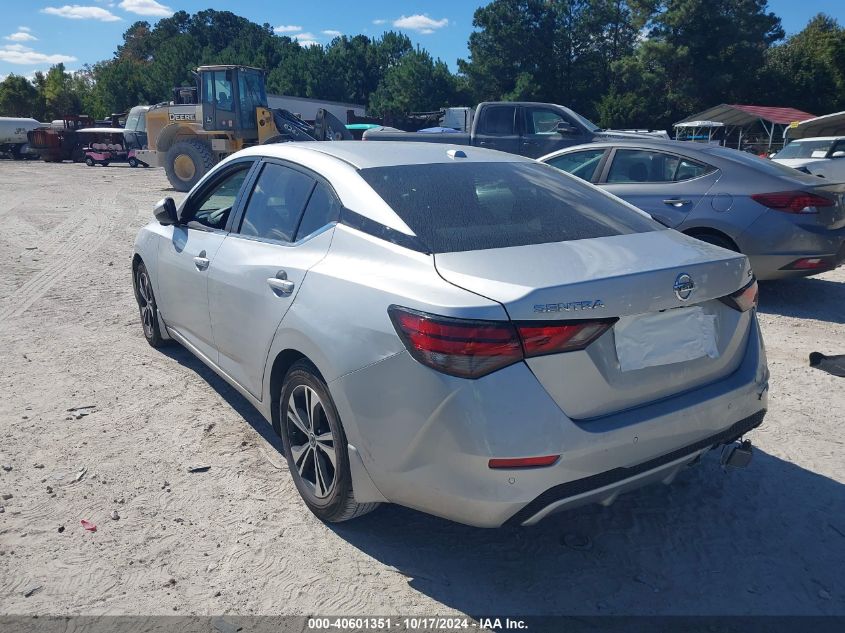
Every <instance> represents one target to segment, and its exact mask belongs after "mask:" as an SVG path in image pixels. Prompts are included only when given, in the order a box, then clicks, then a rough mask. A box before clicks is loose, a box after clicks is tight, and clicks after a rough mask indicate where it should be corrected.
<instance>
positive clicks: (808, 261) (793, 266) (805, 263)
mask: <svg viewBox="0 0 845 633" xmlns="http://www.w3.org/2000/svg"><path fill="white" fill-rule="evenodd" d="M834 267H836V260H835V259H834V258H831V257H802V258H801V259H796V260H795V261H794V262H791V263H789V264H787V265H786V266H784V267H783V268H781V270H826V269H828V268H834Z"/></svg>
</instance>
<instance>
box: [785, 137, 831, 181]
mask: <svg viewBox="0 0 845 633" xmlns="http://www.w3.org/2000/svg"><path fill="white" fill-rule="evenodd" d="M772 160H773V161H775V162H776V163H780V164H781V165H786V166H787V167H793V168H795V169H797V170H799V171H803V172H805V173H807V174H813V175H814V176H820V177H822V178H828V179H830V180H834V181H836V182H845V136H819V137H816V138H802V139H799V140H795V141H792V142H791V143H790V144H789V145H787V146H786V147H784V148H783V149H782V150H780V151H779V152H778V153H777V154H775V155H774V156H773V157H772Z"/></svg>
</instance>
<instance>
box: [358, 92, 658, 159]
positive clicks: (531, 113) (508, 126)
mask: <svg viewBox="0 0 845 633" xmlns="http://www.w3.org/2000/svg"><path fill="white" fill-rule="evenodd" d="M471 125H472V127H471V129H470V131H469V132H468V133H467V132H456V131H455V130H450V131H449V132H445V133H439V134H438V133H431V132H416V133H411V132H402V131H399V130H395V129H385V128H382V129H373V130H368V131H366V132H364V137H363V138H364V140H365V141H405V142H407V141H416V142H425V143H449V144H451V145H471V146H475V147H486V148H487V149H497V150H499V151H501V152H509V153H511V154H519V155H521V156H529V157H531V158H537V157H539V156H543V155H544V154H548V153H549V152H553V151H555V150H559V149H563V148H564V147H569V146H571V145H579V144H581V143H589V142H591V141H596V140H603V139H609V138H637V137H639V136H641V134H633V133H626V132H619V131H613V130H602V129H600V128H599V127H598V126H597V125H596V124H594V123H592V122H591V121H589V120H588V119H586V118H584V117H583V116H581V115H580V114H578V113H577V112H574V111H573V110H570V109H569V108H565V107H563V106H560V105H555V104H553V103H533V102H527V101H526V102H516V101H514V102H510V101H507V102H503V101H490V102H485V103H480V104H478V106H477V107H476V109H475V114H474V115H473V117H472V124H471ZM664 134H665V132H664Z"/></svg>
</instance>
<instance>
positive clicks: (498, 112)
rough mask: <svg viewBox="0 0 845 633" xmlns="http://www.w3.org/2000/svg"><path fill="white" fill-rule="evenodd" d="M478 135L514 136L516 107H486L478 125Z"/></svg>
mask: <svg viewBox="0 0 845 633" xmlns="http://www.w3.org/2000/svg"><path fill="white" fill-rule="evenodd" d="M477 133H478V134H492V135H496V136H508V135H512V134H516V106H486V107H485V108H484V109H483V115H482V117H481V121H479V124H478V130H477Z"/></svg>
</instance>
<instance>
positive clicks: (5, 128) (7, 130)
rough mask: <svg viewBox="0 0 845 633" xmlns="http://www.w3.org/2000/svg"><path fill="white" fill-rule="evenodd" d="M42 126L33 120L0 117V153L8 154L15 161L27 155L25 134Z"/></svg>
mask: <svg viewBox="0 0 845 633" xmlns="http://www.w3.org/2000/svg"><path fill="white" fill-rule="evenodd" d="M42 125H44V124H43V123H39V122H38V121H36V120H35V119H18V118H13V117H0V153H3V154H10V155H11V156H12V158H14V159H15V160H18V159H20V158H23V157H24V155H25V154H28V153H29V145H28V144H27V138H26V133H27V132H29V131H31V130H34V129H35V128H38V127H41V126H42Z"/></svg>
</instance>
